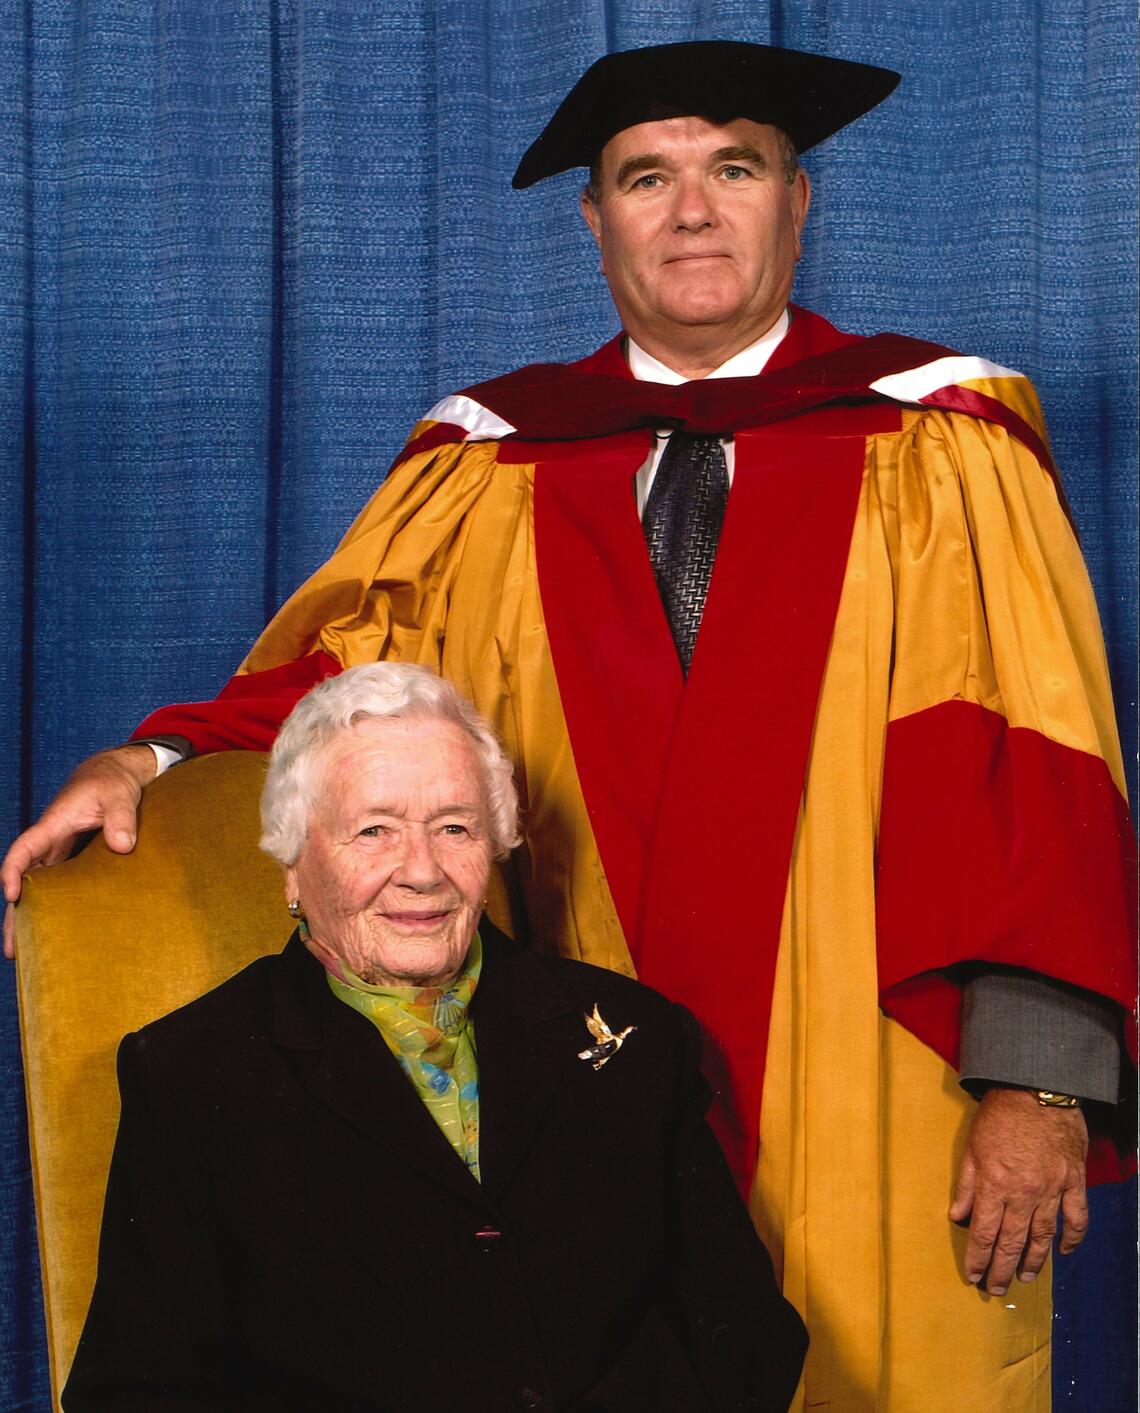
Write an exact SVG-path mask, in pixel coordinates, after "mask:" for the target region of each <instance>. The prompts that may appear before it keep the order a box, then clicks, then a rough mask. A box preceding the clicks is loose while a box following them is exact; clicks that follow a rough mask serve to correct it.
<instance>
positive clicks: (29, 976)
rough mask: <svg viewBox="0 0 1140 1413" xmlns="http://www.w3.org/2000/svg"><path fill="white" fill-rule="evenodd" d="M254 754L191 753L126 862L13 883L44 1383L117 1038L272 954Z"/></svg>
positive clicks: (65, 1334)
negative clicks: (18, 891) (19, 888)
mask: <svg viewBox="0 0 1140 1413" xmlns="http://www.w3.org/2000/svg"><path fill="white" fill-rule="evenodd" d="M264 773H265V757H264V756H261V755H255V754H252V753H247V752H243V751H233V752H227V753H225V754H222V755H214V756H204V757H202V758H200V759H198V760H193V761H190V762H188V763H187V764H185V765H181V766H178V767H177V769H175V770H171V771H168V772H167V773H166V774H165V775H163V776H161V777H160V778H159V779H158V780H157V781H155V782H154V784H153V785H151V786H150V787H149V788H148V789H147V791H146V795H145V798H144V800H143V806H142V812H141V816H140V825H139V838H138V844H137V846H136V848H135V851H134V852H133V853H132V854H128V855H125V856H120V855H117V854H113V853H111V852H110V851H109V850H108V849H107V848H106V846H105V845H104V843H103V840H102V836H98V837H96V838H95V839H94V840H93V841H92V842H91V843H90V844H89V845H88V847H87V848H86V849H84V850H83V852H82V853H80V854H78V855H77V856H76V857H75V858H73V859H71V860H69V861H68V862H67V863H65V864H61V865H60V866H59V867H57V868H50V869H44V870H42V871H37V872H34V873H32V874H30V875H29V877H28V878H27V880H26V884H25V890H24V898H23V901H22V902H21V903H20V906H19V907H18V908H17V910H16V946H17V971H18V991H19V1004H20V1032H21V1039H22V1045H23V1054H24V1074H25V1083H26V1088H27V1100H28V1127H29V1136H30V1141H31V1155H32V1176H33V1183H34V1187H35V1198H36V1212H37V1217H38V1222H39V1241H40V1260H41V1264H42V1267H43V1288H44V1305H45V1310H46V1315H47V1337H48V1351H49V1356H50V1361H51V1374H52V1389H53V1394H54V1397H55V1401H56V1406H57V1407H58V1402H59V1393H60V1389H61V1388H62V1386H63V1384H64V1382H65V1381H66V1378H67V1373H68V1370H69V1368H70V1366H71V1360H72V1357H73V1355H74V1353H75V1347H76V1345H77V1343H78V1341H79V1334H80V1331H81V1329H82V1327H83V1320H84V1317H85V1315H86V1313H87V1304H88V1301H89V1300H90V1297H91V1290H92V1286H93V1284H94V1279H95V1261H96V1255H97V1252H98V1244H99V1223H100V1218H101V1216H102V1211H103V1190H104V1185H105V1183H106V1179H107V1168H108V1165H109V1163H110V1158H111V1147H112V1144H113V1142H114V1137H115V1128H116V1125H117V1123H118V1116H119V1099H118V1088H117V1084H116V1079H115V1052H116V1050H117V1048H118V1044H119V1041H120V1039H121V1038H122V1037H123V1035H125V1034H126V1033H127V1032H128V1031H131V1030H136V1029H138V1027H139V1026H141V1025H145V1024H146V1023H147V1022H148V1021H151V1020H154V1019H155V1018H156V1017H157V1016H160V1015H164V1014H165V1013H166V1012H167V1011H170V1010H173V1009H174V1008H175V1007H176V1006H180V1005H182V1004H183V1003H184V1002H186V1001H189V1000H192V999H193V998H194V997H195V996H200V995H201V994H202V993H203V992H205V991H208V990H210V988H211V987H214V986H217V985H218V984H219V983H220V982H222V981H224V980H225V979H226V978H227V977H228V976H231V975H233V973H234V972H236V971H238V970H240V969H241V968H242V967H243V966H245V964H246V963H247V962H250V961H252V960H253V959H254V958H255V957H258V956H262V955H264V954H265V953H267V952H273V951H278V950H280V948H281V947H282V946H283V945H284V942H285V939H286V937H287V936H288V934H289V931H290V927H291V924H290V922H289V918H288V916H287V915H286V912H285V904H284V893H283V890H282V882H281V871H280V869H279V868H278V867H277V865H276V864H275V863H273V862H272V861H271V860H270V859H268V858H266V857H265V856H264V855H263V854H261V853H260V852H259V850H258V848H257V838H258V817H257V803H258V797H259V795H260V791H261V784H262V780H263V778H264Z"/></svg>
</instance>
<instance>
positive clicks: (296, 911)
mask: <svg viewBox="0 0 1140 1413" xmlns="http://www.w3.org/2000/svg"><path fill="white" fill-rule="evenodd" d="M287 906H288V908H289V916H290V917H291V918H292V919H293V921H294V922H302V921H303V920H304V917H305V909H304V908H303V907H302V906H301V900H300V898H294V899H293V901H292V902H291V903H289V904H288V905H287Z"/></svg>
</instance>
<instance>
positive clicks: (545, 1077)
mask: <svg viewBox="0 0 1140 1413" xmlns="http://www.w3.org/2000/svg"><path fill="white" fill-rule="evenodd" d="M479 935H480V937H481V938H482V939H483V974H482V976H481V977H480V979H479V987H478V990H477V991H476V993H475V997H474V999H473V1001H472V1016H473V1018H474V1021H475V1043H476V1046H477V1047H478V1051H479V1169H480V1173H481V1175H482V1188H483V1194H484V1196H485V1197H486V1199H487V1200H488V1201H490V1202H494V1201H495V1200H496V1199H497V1198H498V1197H499V1196H500V1195H501V1194H502V1193H503V1191H504V1190H505V1188H506V1187H507V1185H508V1183H509V1182H510V1180H511V1178H512V1177H513V1176H514V1174H515V1172H516V1171H517V1169H518V1167H519V1165H520V1164H521V1163H522V1162H523V1160H524V1159H525V1158H526V1156H527V1154H528V1152H529V1151H530V1149H531V1147H532V1145H533V1143H534V1141H535V1139H536V1137H537V1135H538V1133H539V1131H540V1130H541V1128H542V1125H543V1122H544V1121H545V1118H546V1115H547V1112H548V1110H549V1109H550V1106H551V1103H552V1101H553V1099H554V1097H555V1095H556V1093H557V1091H558V1088H559V1086H560V1084H561V1082H562V1080H563V1078H564V1077H565V1075H566V1074H567V1072H568V1071H569V1070H570V1069H571V1068H572V1066H573V1065H575V1064H577V1063H579V1062H578V1060H577V1058H576V1056H577V1053H578V1051H579V1050H581V1049H582V1048H583V1047H584V1046H585V1045H586V1044H587V1043H588V1042H589V1034H588V1032H587V1031H586V1028H585V1025H584V1023H583V1020H582V1016H581V1014H580V1012H579V1009H578V1007H577V1006H576V1004H575V1003H574V1002H573V1001H572V1000H571V998H570V997H569V996H567V995H566V993H565V992H564V991H563V990H562V989H561V988H560V987H559V986H558V984H557V982H556V981H555V980H554V979H553V977H552V976H551V975H550V973H549V972H548V971H547V969H546V968H545V967H544V966H543V965H542V964H541V962H540V961H539V960H538V959H537V958H536V957H535V956H534V955H533V953H530V952H527V951H523V950H520V949H517V948H516V947H515V946H514V944H513V943H511V942H508V941H506V939H505V938H503V937H502V936H501V934H499V933H498V932H497V931H496V930H495V928H493V927H492V926H491V925H490V924H489V923H488V922H487V921H486V919H484V920H483V923H482V924H481V926H480V928H479Z"/></svg>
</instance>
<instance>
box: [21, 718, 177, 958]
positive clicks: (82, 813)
mask: <svg viewBox="0 0 1140 1413" xmlns="http://www.w3.org/2000/svg"><path fill="white" fill-rule="evenodd" d="M155 768H156V767H155V757H154V752H153V751H152V750H151V748H150V747H149V746H145V745H143V746H119V747H117V748H116V749H115V750H112V751H100V752H99V754H98V755H95V756H92V757H91V759H90V760H85V761H84V762H83V764H82V765H81V766H80V767H79V768H78V769H77V770H76V771H75V773H74V774H73V775H72V777H71V779H70V780H68V782H67V784H66V785H65V786H64V787H63V789H62V790H61V791H60V792H59V794H58V795H57V796H56V797H55V799H54V800H53V801H52V802H51V804H50V805H48V807H47V809H46V810H44V812H43V814H42V815H41V816H40V818H39V819H38V820H37V821H36V823H35V824H33V825H32V826H31V827H30V828H28V829H25V830H24V832H23V834H21V835H20V836H19V838H18V839H16V840H15V842H14V843H13V844H12V847H11V848H10V849H9V850H8V853H7V855H6V856H5V859H4V862H3V864H0V882H3V885H4V897H5V898H6V899H7V900H8V906H7V908H6V910H5V913H4V955H5V956H6V957H8V958H11V957H13V956H15V944H14V942H13V927H14V916H13V912H14V909H13V904H14V903H15V902H16V900H17V899H18V898H19V896H20V888H21V885H22V883H23V878H24V874H25V873H27V872H28V870H29V869H32V868H39V867H40V866H41V865H44V864H55V863H61V862H62V861H63V860H64V859H65V858H67V856H68V854H69V853H70V852H71V849H72V847H73V845H74V844H75V840H76V839H77V838H78V836H79V835H80V834H82V833H83V831H84V830H86V829H98V828H99V827H100V826H102V829H103V837H104V838H105V839H106V841H107V847H108V848H110V849H113V850H114V851H115V853H117V854H129V853H130V851H131V850H132V849H133V848H134V847H135V827H136V823H137V817H138V806H139V800H140V799H141V798H142V791H143V786H144V785H145V784H146V783H147V781H149V780H152V779H153V778H154V775H155Z"/></svg>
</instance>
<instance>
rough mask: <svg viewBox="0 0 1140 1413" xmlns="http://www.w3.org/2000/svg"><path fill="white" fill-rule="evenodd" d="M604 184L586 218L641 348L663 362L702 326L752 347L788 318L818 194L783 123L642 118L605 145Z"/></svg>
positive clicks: (716, 337)
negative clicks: (788, 165) (791, 173)
mask: <svg viewBox="0 0 1140 1413" xmlns="http://www.w3.org/2000/svg"><path fill="white" fill-rule="evenodd" d="M600 186H601V190H600V193H598V195H597V200H596V201H594V200H591V199H590V197H589V196H587V195H584V196H583V198H582V214H583V215H584V217H585V219H586V224H587V225H588V226H589V227H590V230H591V231H592V232H593V234H594V238H595V240H596V241H597V242H598V247H599V249H600V250H601V253H602V269H603V272H604V273H605V276H606V279H607V281H608V282H609V286H610V293H611V294H612V296H613V300H614V303H615V304H616V306H617V310H618V313H619V314H620V316H621V319H622V323H623V325H624V327H625V329H626V331H627V332H628V333H629V334H630V335H631V336H632V337H633V338H634V339H636V341H637V342H638V343H639V344H642V345H643V346H645V347H647V348H648V350H649V351H650V352H656V353H657V356H658V357H660V356H661V352H660V350H662V349H663V350H666V351H667V350H669V349H670V348H671V347H677V348H678V349H682V350H684V349H687V348H690V347H691V346H692V343H693V336H694V335H695V334H696V335H698V336H700V334H701V331H704V332H705V333H708V334H710V335H711V336H712V339H711V341H712V342H717V343H726V344H734V345H735V346H736V347H737V348H743V347H745V346H746V345H747V344H749V343H751V342H753V341H754V340H755V339H757V338H759V337H760V335H761V334H763V333H765V332H766V331H767V330H768V329H769V328H771V326H772V325H773V324H774V323H775V321H776V320H777V319H778V318H779V316H780V314H781V312H782V311H783V309H784V306H785V305H786V304H787V302H788V296H789V294H790V293H791V288H792V276H793V274H794V272H795V266H796V261H797V260H798V259H799V257H800V230H801V227H802V226H803V221H804V217H805V216H806V214H807V208H808V199H809V194H810V193H809V187H808V180H807V176H806V175H805V174H804V173H803V172H802V171H800V172H799V173H798V174H797V176H796V177H795V179H794V180H793V181H792V182H791V183H789V182H788V181H787V178H786V176H785V172H784V165H783V161H782V159H781V151H780V143H779V140H778V138H777V134H776V129H775V128H774V127H771V126H769V125H761V124H760V123H754V122H751V121H750V120H749V119H747V118H737V119H735V120H734V121H733V122H731V123H726V124H724V125H723V126H721V125H718V124H716V123H712V122H709V121H708V119H706V118H697V117H688V118H667V119H665V120H663V121H661V122H655V123H639V124H638V125H637V126H636V127H632V128H626V129H624V130H623V131H622V132H619V133H618V134H617V135H616V136H615V137H613V138H611V139H610V141H609V142H608V143H607V144H606V146H605V147H604V148H603V150H602V156H601V183H600ZM721 336H723V337H721ZM726 356H727V355H726ZM666 361H668V360H667V359H666Z"/></svg>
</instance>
